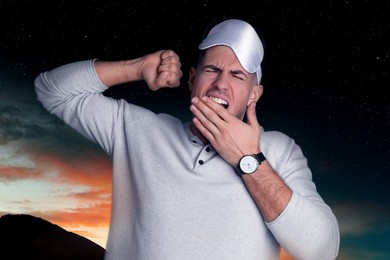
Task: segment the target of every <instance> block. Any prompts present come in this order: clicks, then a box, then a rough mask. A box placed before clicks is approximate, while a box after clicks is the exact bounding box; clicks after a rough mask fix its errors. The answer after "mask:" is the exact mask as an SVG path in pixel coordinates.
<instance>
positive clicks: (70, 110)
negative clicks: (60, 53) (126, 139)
mask: <svg viewBox="0 0 390 260" xmlns="http://www.w3.org/2000/svg"><path fill="white" fill-rule="evenodd" d="M34 84H35V91H36V95H37V98H38V100H39V101H40V102H41V104H42V106H43V107H44V108H45V109H46V110H47V111H49V112H50V113H52V114H55V115H56V116H57V117H59V118H60V119H61V120H63V121H64V122H65V123H66V124H67V125H69V126H70V127H72V128H73V129H75V130H76V131H77V132H79V133H80V134H82V135H83V136H84V137H86V138H88V139H89V140H91V141H93V142H96V143H98V144H99V145H100V146H101V147H102V148H103V149H104V150H105V151H106V152H107V153H108V154H110V155H111V153H112V146H113V140H112V138H113V136H114V135H113V134H112V133H113V132H114V130H115V129H114V128H118V127H121V125H122V124H123V116H122V115H121V112H120V111H121V110H120V107H121V106H124V104H123V103H124V102H125V101H123V100H114V99H112V98H108V97H105V96H104V95H103V92H104V90H105V89H106V88H107V87H106V86H105V85H104V84H103V83H102V82H101V81H100V79H99V78H98V76H97V74H96V71H95V67H94V60H86V61H79V62H74V63H70V64H67V65H63V66H61V67H58V68H55V69H53V70H51V71H47V72H43V73H41V74H40V75H39V76H38V77H37V78H36V79H35V82H34Z"/></svg>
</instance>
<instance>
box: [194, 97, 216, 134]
mask: <svg viewBox="0 0 390 260" xmlns="http://www.w3.org/2000/svg"><path fill="white" fill-rule="evenodd" d="M191 102H192V105H191V106H190V110H191V111H192V113H193V115H194V116H195V117H196V118H197V119H198V120H199V123H200V124H202V127H204V128H206V129H207V130H208V131H210V132H211V133H213V134H216V133H218V128H217V127H216V124H215V121H216V118H218V119H219V117H218V115H216V114H215V112H214V111H213V110H212V109H210V108H209V107H208V106H207V105H206V104H205V103H203V102H202V100H200V99H199V98H197V97H194V98H193V99H192V100H191ZM219 120H220V119H219ZM199 130H201V129H199Z"/></svg>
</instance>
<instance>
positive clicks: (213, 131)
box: [190, 97, 260, 166]
mask: <svg viewBox="0 0 390 260" xmlns="http://www.w3.org/2000/svg"><path fill="white" fill-rule="evenodd" d="M190 109H191V111H192V113H193V114H194V118H193V123H194V125H195V126H196V127H197V128H198V130H199V131H200V132H201V133H202V134H203V136H204V137H205V138H207V139H208V140H209V142H210V143H211V145H212V146H213V147H214V148H215V149H216V150H217V151H218V153H219V154H220V155H221V156H222V158H224V159H225V160H226V161H227V162H228V163H230V164H231V165H233V166H237V164H238V162H239V160H240V158H241V157H242V156H243V155H246V154H257V153H259V152H260V147H259V144H260V125H259V123H258V121H257V118H256V103H255V102H252V103H251V104H250V105H249V106H248V108H247V120H248V122H247V123H245V122H243V121H241V120H240V119H238V118H237V117H235V116H233V115H232V114H230V113H229V112H228V111H227V110H226V109H225V108H223V107H222V106H221V105H219V104H217V103H215V102H214V101H213V100H211V99H210V98H208V97H203V98H202V99H199V98H197V97H195V98H193V99H192V105H191V107H190Z"/></svg>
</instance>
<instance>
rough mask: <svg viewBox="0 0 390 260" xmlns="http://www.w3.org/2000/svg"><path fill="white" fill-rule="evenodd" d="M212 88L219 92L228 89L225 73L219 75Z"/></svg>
mask: <svg viewBox="0 0 390 260" xmlns="http://www.w3.org/2000/svg"><path fill="white" fill-rule="evenodd" d="M213 87H214V88H216V89H218V90H220V91H225V90H227V89H228V88H229V80H228V75H227V73H224V72H221V73H219V74H218V76H217V77H216V78H215V80H214V82H213Z"/></svg>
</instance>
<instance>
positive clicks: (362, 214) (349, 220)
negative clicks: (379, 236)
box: [333, 201, 390, 237]
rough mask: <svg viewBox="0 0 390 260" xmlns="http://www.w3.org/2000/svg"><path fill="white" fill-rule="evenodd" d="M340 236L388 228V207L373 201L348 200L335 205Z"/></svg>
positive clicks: (389, 225) (389, 217) (389, 211)
mask: <svg viewBox="0 0 390 260" xmlns="http://www.w3.org/2000/svg"><path fill="white" fill-rule="evenodd" d="M333 211H334V213H335V215H336V216H337V219H338V221H339V226H340V234H341V236H344V237H346V236H361V235H364V234H366V233H369V232H372V231H373V230H378V228H380V229H381V230H384V229H388V230H389V229H390V223H389V222H388V220H389V219H390V209H389V207H388V206H386V205H382V204H375V203H373V202H369V201H367V202H364V201H359V202H358V201H350V202H343V203H339V204H337V205H335V206H334V207H333Z"/></svg>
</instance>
